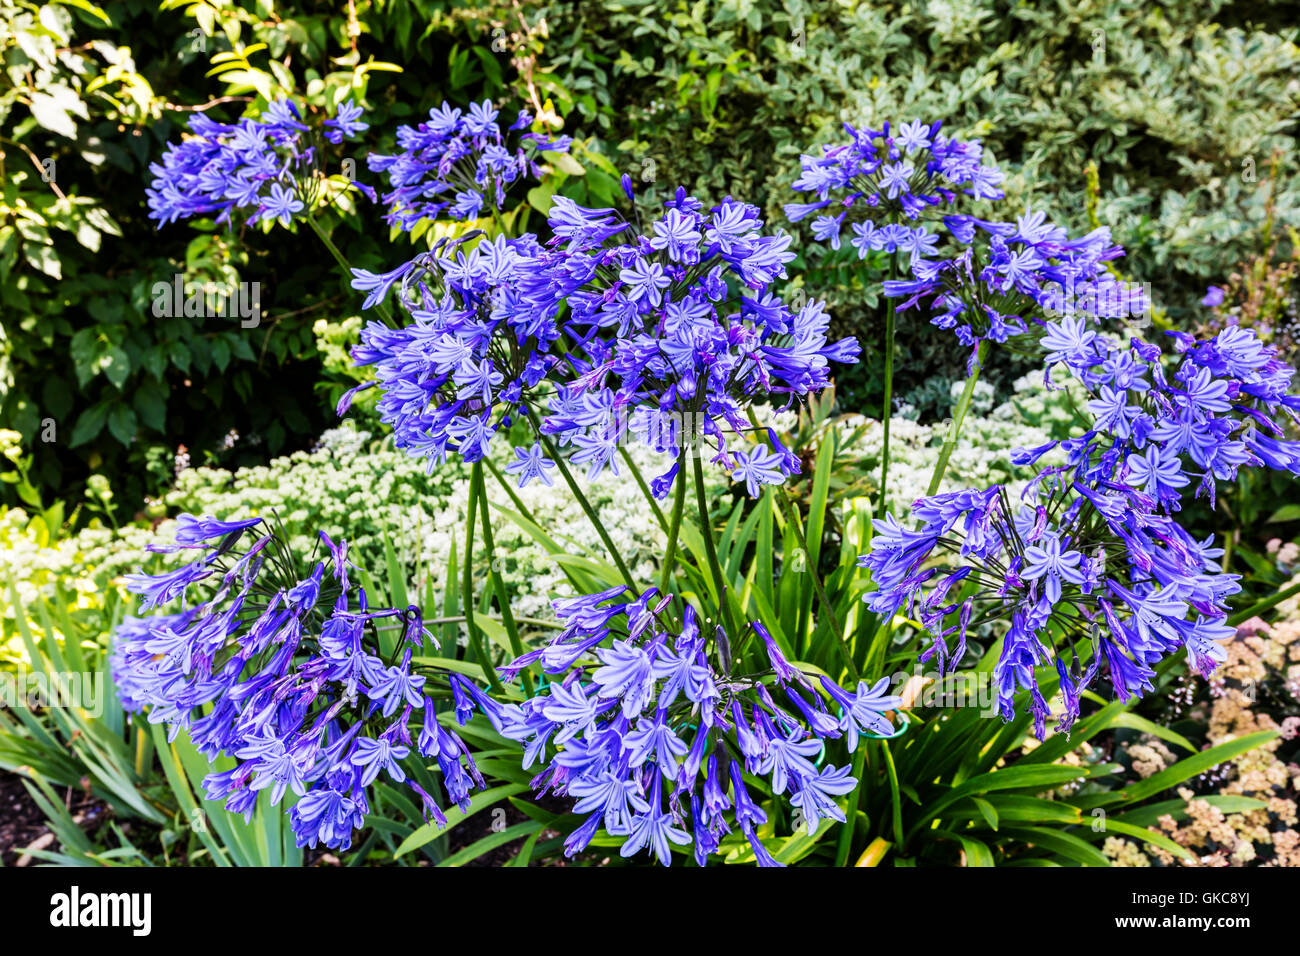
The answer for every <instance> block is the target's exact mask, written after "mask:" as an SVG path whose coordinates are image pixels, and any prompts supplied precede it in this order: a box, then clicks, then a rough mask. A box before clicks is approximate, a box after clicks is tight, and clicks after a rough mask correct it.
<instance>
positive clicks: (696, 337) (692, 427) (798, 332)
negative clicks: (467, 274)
mask: <svg viewBox="0 0 1300 956" xmlns="http://www.w3.org/2000/svg"><path fill="white" fill-rule="evenodd" d="M549 221H550V226H551V231H552V233H553V238H552V239H551V240H550V242H548V243H547V248H546V249H545V250H544V251H542V252H540V253H539V254H538V255H536V256H533V257H531V258H530V259H528V260H525V261H523V262H521V263H520V268H519V270H518V273H517V276H516V279H515V289H516V292H517V295H518V299H519V301H520V303H522V304H523V305H524V306H525V307H526V308H527V309H528V310H529V315H530V316H532V317H533V321H534V322H535V323H536V325H537V327H538V328H544V329H547V330H548V332H549V331H551V330H554V331H556V332H558V333H559V334H560V335H562V336H563V338H564V342H565V345H566V348H565V349H564V352H563V355H564V360H563V365H562V366H560V367H557V369H556V370H555V372H554V373H552V375H551V381H552V383H553V384H554V386H555V395H554V398H553V400H552V401H551V402H550V405H549V407H548V408H547V410H546V413H545V415H544V416H543V419H542V431H543V433H545V434H547V435H549V436H552V437H553V438H554V440H555V441H556V443H557V444H558V446H559V447H560V448H561V449H562V450H565V451H566V452H567V454H568V457H569V459H570V460H571V461H572V462H574V463H576V464H580V465H583V466H584V467H586V469H587V472H588V474H589V475H590V476H592V477H594V476H596V475H598V474H600V473H601V472H602V471H603V470H604V469H606V468H610V469H613V470H615V471H617V466H616V464H615V462H614V456H615V454H616V452H617V450H618V448H619V445H620V444H621V443H622V442H624V441H626V440H627V436H629V435H634V436H637V437H638V438H639V439H640V440H642V441H644V442H646V443H647V444H649V445H650V446H651V447H653V448H655V449H656V450H657V451H659V452H661V453H663V454H664V455H665V456H667V457H669V458H670V459H673V461H672V462H671V463H670V465H669V468H668V470H667V471H666V472H665V474H664V475H663V476H661V478H660V479H658V480H656V482H655V484H654V488H655V491H656V493H658V494H666V493H667V492H668V489H669V488H670V487H671V485H672V484H673V481H674V480H675V476H676V473H677V468H678V463H677V461H676V459H677V458H678V457H679V455H680V454H681V452H682V449H683V448H686V447H690V448H695V449H697V450H698V453H703V451H704V449H706V448H708V449H711V451H710V457H711V458H712V460H713V461H715V462H717V463H719V464H720V465H721V466H722V467H723V468H725V469H726V470H727V471H729V472H732V473H733V474H735V476H736V478H737V480H741V481H744V482H745V483H746V485H747V487H749V488H750V490H751V491H756V490H757V488H758V486H759V485H760V484H773V483H780V482H782V481H784V480H785V478H786V476H787V475H789V474H791V473H792V472H794V471H796V470H797V468H798V462H797V459H794V458H793V456H790V455H788V454H784V453H780V452H781V450H780V449H776V448H774V449H773V453H772V454H765V455H764V456H763V457H762V458H757V459H756V458H754V457H753V456H752V455H750V454H749V453H748V452H745V451H736V452H733V451H732V449H731V447H730V441H731V439H732V438H734V436H736V435H737V434H739V433H741V432H743V431H745V430H747V429H748V428H749V423H748V421H747V419H746V411H747V409H748V408H749V407H750V406H751V405H755V404H766V403H773V404H776V405H780V406H789V405H792V404H795V403H798V402H801V401H803V400H805V399H806V398H807V397H808V396H810V395H813V394H816V393H817V392H820V391H821V390H823V389H825V388H826V387H827V386H828V385H829V384H830V373H831V368H832V365H833V364H835V363H851V362H855V361H857V357H858V352H859V349H858V344H857V342H856V340H854V339H852V338H844V339H840V340H838V341H831V340H830V339H829V335H828V332H829V327H830V317H829V315H827V313H826V311H825V309H824V307H823V305H822V303H820V302H817V301H815V300H810V301H807V302H804V303H802V304H794V305H792V304H788V303H787V302H786V301H785V300H784V299H782V298H781V296H780V295H779V294H777V292H776V285H777V283H778V281H779V280H781V279H784V278H785V276H786V271H785V267H786V264H787V263H788V262H790V261H791V260H792V259H793V258H794V252H793V251H791V249H790V241H791V240H790V237H789V236H786V235H781V234H777V235H766V234H764V232H763V221H762V219H761V218H760V217H759V211H758V209H756V208H755V207H754V206H751V205H749V204H747V203H742V202H738V201H736V200H734V199H731V198H727V199H724V200H723V201H722V202H721V203H719V204H718V205H717V206H714V207H712V208H711V209H706V208H705V207H704V205H703V204H702V203H701V202H700V201H699V200H697V199H695V198H694V197H693V196H689V195H687V193H686V191H685V190H684V189H680V188H679V189H678V190H677V192H676V194H675V195H674V196H673V198H672V199H670V200H669V201H668V202H666V203H665V204H664V209H663V214H662V215H661V216H659V217H658V218H655V219H652V220H650V221H649V222H648V223H647V225H648V229H647V231H646V232H645V233H641V232H640V231H639V230H638V229H637V228H636V227H634V226H633V224H632V223H631V222H630V221H629V220H627V219H626V218H625V217H623V216H622V215H621V214H620V213H618V212H617V211H615V210H613V209H589V208H586V207H583V206H580V205H578V204H577V203H575V202H573V201H572V200H570V199H567V198H564V197H556V199H555V201H554V206H553V207H552V210H551V213H550V220H549Z"/></svg>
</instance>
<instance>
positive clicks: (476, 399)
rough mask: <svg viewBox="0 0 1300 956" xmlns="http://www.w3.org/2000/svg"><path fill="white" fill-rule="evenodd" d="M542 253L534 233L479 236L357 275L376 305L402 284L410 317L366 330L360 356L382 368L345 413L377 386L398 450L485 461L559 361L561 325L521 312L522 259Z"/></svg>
mask: <svg viewBox="0 0 1300 956" xmlns="http://www.w3.org/2000/svg"><path fill="white" fill-rule="evenodd" d="M475 240H478V241H477V242H476V243H475ZM471 243H474V244H473V245H471ZM467 246H468V247H469V248H468V251H466V247H467ZM539 251H540V247H539V246H538V244H537V240H536V238H535V237H533V236H532V235H524V236H522V237H520V238H518V239H510V238H507V237H505V236H497V237H496V238H493V239H487V238H481V239H480V238H479V237H478V236H473V235H471V236H468V237H465V238H464V239H463V240H460V241H455V242H448V241H445V240H443V241H440V242H439V243H438V244H437V245H436V246H435V247H434V249H433V250H432V251H431V252H428V253H424V254H422V255H420V256H417V257H416V258H415V259H413V260H411V261H410V262H407V263H404V264H403V265H401V266H399V267H398V268H397V269H394V270H392V271H391V272H388V273H384V274H380V275H375V274H373V273H369V272H366V271H364V270H361V269H354V270H353V281H352V285H353V287H354V288H357V289H362V290H364V291H366V292H367V293H368V295H367V298H366V302H365V305H366V307H367V308H368V307H370V306H372V305H375V304H377V303H378V302H381V301H383V299H384V298H385V297H386V296H387V295H388V293H389V291H390V289H392V288H394V287H395V286H396V285H397V283H399V282H400V283H401V285H400V289H401V294H400V295H399V296H398V299H399V301H400V303H401V304H402V306H403V308H404V309H405V310H406V312H407V314H408V316H409V319H410V321H409V323H408V324H406V325H404V326H402V327H401V328H396V329H394V328H390V327H388V326H387V325H384V324H383V323H380V322H370V323H368V324H367V325H366V327H365V328H364V329H363V330H362V333H361V342H360V344H358V345H357V346H355V347H354V348H353V350H352V356H353V359H354V360H355V361H356V363H357V364H358V365H361V366H366V365H373V366H374V368H375V376H376V381H375V382H373V383H367V384H365V385H361V386H358V387H357V388H356V389H353V390H352V391H351V392H349V393H348V395H347V396H345V398H344V400H343V401H342V402H340V405H339V414H342V413H343V412H344V411H345V410H346V408H347V404H348V403H349V402H350V401H351V396H352V394H353V393H355V392H356V391H358V390H359V389H361V388H366V387H369V385H371V384H377V385H378V386H379V388H380V390H381V391H382V393H383V396H382V397H381V398H380V400H379V403H378V409H379V413H380V416H381V417H382V419H383V421H384V422H385V424H388V425H391V426H392V428H393V438H394V441H395V442H396V444H397V446H398V447H399V448H402V449H404V450H406V451H407V452H408V453H410V454H412V455H415V456H417V457H427V458H428V459H429V466H430V468H432V467H433V465H434V464H435V463H440V462H442V461H443V460H445V458H446V456H447V454H448V452H449V451H454V452H456V453H458V454H460V455H461V456H462V457H463V458H465V460H467V461H477V460H479V459H480V458H482V457H483V456H484V455H485V454H486V453H487V450H488V446H489V444H490V442H491V440H492V438H493V436H494V435H495V434H496V433H497V432H498V430H500V429H501V428H503V427H509V425H510V424H511V422H512V421H513V420H515V418H516V417H518V416H519V415H520V414H521V412H520V409H521V407H523V406H526V405H527V404H528V403H529V402H530V401H531V399H532V393H533V391H534V390H535V389H536V388H537V387H538V386H539V385H540V384H541V383H542V382H543V381H544V380H546V378H547V376H548V374H550V373H551V372H552V370H553V369H554V368H555V367H556V365H557V363H558V359H557V358H556V357H555V356H554V355H551V354H549V350H550V348H551V346H552V344H553V343H554V342H555V340H556V339H557V338H558V336H559V332H558V330H557V328H556V324H555V322H554V321H553V320H547V319H545V318H542V319H539V318H538V317H537V316H536V315H534V314H533V312H532V311H531V310H529V309H527V308H524V307H522V306H521V304H520V302H519V299H518V296H517V294H516V292H515V289H514V282H513V279H514V275H515V273H516V271H517V270H518V268H519V266H520V263H521V262H524V261H526V260H528V259H529V258H530V257H532V256H534V255H536V254H537V253H538V252H539ZM534 477H535V476H534ZM543 477H545V476H544V475H543Z"/></svg>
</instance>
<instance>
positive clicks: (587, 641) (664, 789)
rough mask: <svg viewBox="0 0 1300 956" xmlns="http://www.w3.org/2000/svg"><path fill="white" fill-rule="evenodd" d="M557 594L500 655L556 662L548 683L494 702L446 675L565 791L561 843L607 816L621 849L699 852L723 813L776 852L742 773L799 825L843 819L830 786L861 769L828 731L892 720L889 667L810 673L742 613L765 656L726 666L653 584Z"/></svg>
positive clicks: (710, 842)
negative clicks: (552, 622) (763, 784)
mask: <svg viewBox="0 0 1300 956" xmlns="http://www.w3.org/2000/svg"><path fill="white" fill-rule="evenodd" d="M554 607H555V611H556V614H557V616H558V617H559V619H560V621H561V623H562V624H563V625H564V627H563V629H562V630H561V631H560V632H559V633H558V634H557V635H556V636H555V637H554V638H553V639H552V640H551V641H549V642H548V643H547V644H546V645H545V646H544V647H540V648H538V649H536V650H533V651H530V652H528V653H527V654H524V655H523V656H522V657H520V658H518V659H517V660H516V661H515V662H514V663H513V664H511V665H509V666H508V667H506V668H504V669H503V670H502V671H501V673H502V674H503V676H506V677H514V676H515V675H517V674H518V673H519V672H520V671H522V670H523V669H524V668H526V667H530V666H533V665H539V666H540V667H541V669H542V670H543V671H544V672H545V673H546V674H548V675H550V677H551V683H550V684H549V685H548V686H547V688H546V689H545V691H543V692H541V693H538V694H537V695H535V696H533V697H531V698H529V699H527V700H525V701H523V702H522V703H502V702H500V701H498V700H495V699H493V698H491V697H489V696H488V695H487V694H485V693H483V692H482V691H480V690H478V689H476V688H474V687H473V685H470V684H469V683H468V682H465V681H461V680H459V679H458V680H457V682H458V683H460V684H461V686H462V689H463V691H464V693H465V696H466V698H467V700H472V701H473V706H474V707H475V708H477V709H478V710H479V711H481V712H482V713H483V714H484V716H486V718H487V719H488V721H489V722H490V723H491V724H492V726H493V728H494V729H495V730H496V731H497V732H498V733H499V734H500V735H501V736H503V737H506V738H509V739H512V740H516V741H519V742H520V743H521V744H522V745H523V747H524V752H525V758H524V766H525V767H536V768H537V769H538V773H537V775H536V776H535V777H534V778H533V787H534V789H535V790H536V791H537V792H538V793H539V794H540V793H544V792H548V791H549V792H550V793H553V794H555V795H558V796H562V797H568V798H570V799H572V800H573V801H574V805H573V810H574V812H575V813H577V814H580V815H584V816H586V820H585V821H584V822H583V823H582V824H580V825H579V826H578V827H577V828H575V829H574V830H573V831H572V832H571V833H570V834H569V836H568V838H567V839H566V840H565V853H566V855H569V856H572V855H574V854H576V853H579V852H581V851H582V850H584V849H585V848H586V847H587V846H588V845H589V844H590V842H591V840H592V838H593V837H594V836H595V835H596V833H597V832H598V831H599V830H601V829H602V828H603V829H604V830H605V832H606V833H608V834H610V835H611V836H615V837H618V838H620V840H621V842H622V847H621V849H620V851H619V852H620V853H621V854H622V855H623V856H632V855H634V854H636V853H638V852H641V851H643V850H644V851H646V852H649V853H650V854H652V855H653V856H654V857H655V858H656V859H657V860H658V861H659V862H660V863H662V864H664V865H668V864H669V863H670V862H671V861H672V853H673V848H674V847H687V846H691V847H692V848H693V853H694V856H695V859H696V861H697V862H698V863H699V864H700V865H701V866H703V865H704V864H705V863H706V862H707V861H708V859H709V858H710V857H711V856H713V855H714V854H716V853H718V852H719V849H720V848H721V845H722V842H723V841H724V840H725V839H726V838H727V835H728V834H729V833H730V832H731V831H732V829H733V827H734V828H739V830H740V832H741V834H742V835H743V836H744V838H745V839H746V840H747V841H748V843H749V844H750V846H751V847H752V849H753V852H754V854H755V858H756V859H757V861H758V862H759V864H760V865H780V864H778V863H777V862H776V860H775V859H774V858H773V857H772V856H771V854H770V853H769V852H768V851H767V849H766V848H765V847H764V846H763V844H762V842H761V841H760V840H759V838H758V836H757V834H756V827H757V826H758V825H759V824H761V823H763V822H764V821H765V820H766V819H767V815H766V812H765V811H764V810H762V809H761V808H760V807H759V806H758V805H757V804H756V803H755V802H754V800H753V799H752V798H751V796H750V792H749V787H750V786H752V785H753V784H752V782H751V783H747V782H746V777H747V775H748V777H749V778H757V777H765V778H768V779H769V782H770V785H771V787H770V790H771V793H772V795H773V796H774V797H777V796H780V795H788V798H789V800H790V803H791V805H792V806H794V807H795V808H796V809H797V810H798V811H799V812H800V814H801V817H802V820H803V822H804V825H805V826H806V828H807V830H808V832H813V831H815V830H816V829H817V827H818V825H819V824H820V822H821V821H822V820H823V819H830V820H837V821H839V822H841V823H842V822H844V820H845V816H844V811H843V810H842V809H841V808H840V807H839V805H838V804H837V803H836V802H835V799H834V798H835V797H839V796H843V795H844V794H847V793H849V792H850V791H851V790H853V789H854V788H855V787H856V786H857V780H856V779H855V778H853V777H852V776H851V775H850V772H849V768H848V767H847V766H845V767H840V768H836V767H833V766H828V765H822V764H821V755H822V752H823V749H824V746H825V741H826V740H833V739H837V738H840V737H842V736H844V735H847V739H848V742H849V747H850V749H855V748H856V747H857V746H858V743H859V740H860V735H861V734H863V733H864V732H866V733H872V734H878V735H888V734H890V733H891V732H892V731H893V725H892V724H891V723H890V721H889V718H888V716H887V713H888V712H890V711H893V710H895V709H897V708H899V707H900V706H901V705H902V701H901V700H900V699H899V698H897V697H894V696H891V695H890V694H888V693H887V692H886V688H887V687H888V684H889V681H888V679H884V680H882V681H880V682H878V683H877V684H876V685H874V686H869V685H867V684H866V683H865V682H864V683H861V684H859V685H858V687H857V688H856V689H855V690H848V689H846V688H843V687H840V686H839V685H838V684H836V683H835V682H833V681H832V680H830V679H829V678H827V677H825V676H820V677H818V678H817V679H816V680H814V679H813V677H812V675H808V674H805V673H804V672H802V671H800V670H799V669H797V668H796V667H794V666H793V665H792V664H791V663H790V662H789V661H788V660H787V657H786V655H785V654H784V653H783V651H782V650H781V648H780V646H779V643H778V642H777V641H776V640H775V639H774V638H773V636H772V635H771V634H769V633H768V632H767V630H766V629H765V628H764V627H763V625H762V624H761V623H760V622H754V623H753V624H752V625H751V626H752V628H753V634H754V635H756V636H758V637H760V638H761V643H762V644H763V646H764V648H765V654H766V658H767V660H766V665H765V666H764V667H763V668H762V670H761V672H759V673H750V674H746V675H745V676H744V677H743V678H740V677H731V676H729V674H728V673H727V672H726V671H720V670H719V669H718V666H717V662H718V661H719V660H720V659H722V658H725V657H729V653H730V652H729V651H728V650H727V649H726V648H728V647H730V646H731V645H730V644H728V643H727V642H724V641H722V640H721V638H719V637H718V636H717V635H716V634H715V633H714V629H712V628H710V627H708V626H706V625H704V624H702V623H701V622H700V620H699V619H698V618H697V616H696V613H695V609H694V607H692V606H691V605H689V604H686V605H682V604H680V602H677V601H675V600H674V599H673V598H672V597H671V596H667V597H665V596H662V595H660V594H659V592H658V591H657V590H656V589H654V588H651V589H649V590H647V591H645V592H643V593H641V594H640V595H637V596H634V597H631V598H630V599H629V597H628V594H627V592H626V591H625V590H624V588H622V587H613V588H610V589H608V590H605V591H600V592H596V593H593V594H581V595H577V596H575V597H571V598H564V599H560V600H557V601H555V602H554ZM736 643H739V642H736ZM720 645H721V646H720ZM728 666H729V664H728ZM470 714H471V710H469V709H467V710H466V711H465V712H463V713H459V712H458V717H459V719H461V721H462V723H463V722H464V721H467V720H468V719H469V717H470Z"/></svg>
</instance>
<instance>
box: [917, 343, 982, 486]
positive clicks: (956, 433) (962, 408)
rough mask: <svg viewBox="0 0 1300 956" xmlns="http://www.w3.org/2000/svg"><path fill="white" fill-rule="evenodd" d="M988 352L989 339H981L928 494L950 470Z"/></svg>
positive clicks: (931, 479)
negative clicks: (950, 459)
mask: <svg viewBox="0 0 1300 956" xmlns="http://www.w3.org/2000/svg"><path fill="white" fill-rule="evenodd" d="M988 354H989V342H988V339H981V340H980V344H979V349H978V351H977V352H976V353H975V371H973V372H972V373H971V374H970V375H969V376H967V378H966V387H965V388H963V389H962V391H961V398H960V399H958V400H957V408H956V410H955V411H954V412H953V416H952V428H951V429H949V431H948V440H947V441H945V442H944V443H943V448H941V449H940V450H939V460H938V462H936V463H935V466H934V474H933V475H931V476H930V487H929V489H928V490H927V491H926V494H927V495H933V494H935V493H936V492H937V491H938V490H939V484H940V483H941V482H942V481H943V475H944V472H946V471H947V470H948V459H949V458H951V457H952V453H953V449H955V448H956V447H957V439H958V438H960V437H961V427H962V425H963V424H965V422H966V413H967V412H968V411H969V410H970V403H971V399H972V398H973V397H974V395H975V383H976V382H978V381H979V378H980V370H981V369H983V368H984V361H985V360H986V359H987V358H988Z"/></svg>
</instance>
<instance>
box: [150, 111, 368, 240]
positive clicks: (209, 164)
mask: <svg viewBox="0 0 1300 956" xmlns="http://www.w3.org/2000/svg"><path fill="white" fill-rule="evenodd" d="M361 115H362V110H361V108H360V107H358V106H355V105H354V104H353V103H352V101H351V100H348V101H346V102H345V103H343V104H341V105H340V106H339V108H338V113H337V115H336V116H335V117H333V118H331V119H327V120H325V121H324V123H323V124H320V125H317V126H313V125H309V124H307V123H305V122H304V121H303V114H302V112H301V111H300V110H299V109H298V106H297V104H295V103H294V102H293V100H291V99H281V100H276V101H274V102H272V103H270V104H269V105H268V106H267V109H266V111H265V113H264V114H263V115H262V116H261V117H260V118H256V119H254V118H245V119H241V120H239V121H238V122H236V123H229V124H227V123H219V122H217V121H215V120H212V119H209V118H208V117H207V116H205V115H203V114H201V113H200V114H196V115H195V116H193V117H192V118H191V119H190V121H189V127H188V135H186V136H185V137H184V138H183V139H182V140H181V142H180V143H179V144H177V143H173V144H169V145H168V147H167V150H166V152H165V153H164V154H163V157H162V160H161V162H158V163H153V164H151V165H150V167H149V171H150V172H151V173H152V174H153V177H154V178H153V181H152V184H151V185H150V187H149V188H148V189H147V190H146V195H147V197H148V203H149V218H151V219H156V220H158V224H159V226H162V225H165V224H167V223H172V222H176V221H178V220H181V219H191V218H195V217H199V216H211V215H215V218H216V221H217V222H218V223H226V224H229V225H234V223H235V220H236V217H244V222H245V223H246V224H248V225H255V224H258V223H267V224H269V223H274V222H279V223H280V224H281V225H284V226H288V225H289V224H290V223H291V222H292V221H293V220H294V219H295V218H297V216H298V215H299V214H300V213H303V212H304V211H309V210H310V207H311V206H312V205H314V204H315V203H316V201H317V200H318V199H319V198H320V196H321V195H323V194H324V192H325V186H324V183H323V179H322V178H321V177H319V176H318V175H317V173H316V170H317V169H318V168H319V153H320V142H321V139H322V137H323V138H324V139H325V140H327V141H328V142H330V143H333V144H336V145H337V144H339V143H341V142H342V141H343V140H344V139H345V138H350V137H352V136H354V135H356V134H357V133H359V132H361V131H362V130H365V129H366V128H367V124H366V123H364V122H361V121H360V116H361Z"/></svg>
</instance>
